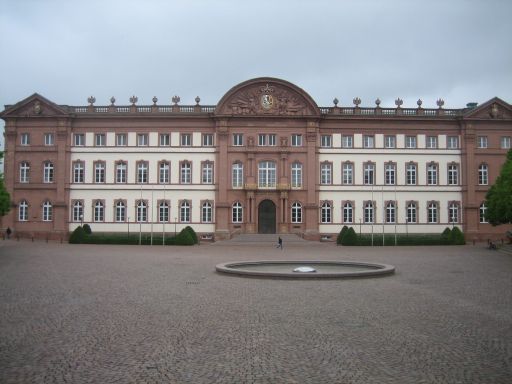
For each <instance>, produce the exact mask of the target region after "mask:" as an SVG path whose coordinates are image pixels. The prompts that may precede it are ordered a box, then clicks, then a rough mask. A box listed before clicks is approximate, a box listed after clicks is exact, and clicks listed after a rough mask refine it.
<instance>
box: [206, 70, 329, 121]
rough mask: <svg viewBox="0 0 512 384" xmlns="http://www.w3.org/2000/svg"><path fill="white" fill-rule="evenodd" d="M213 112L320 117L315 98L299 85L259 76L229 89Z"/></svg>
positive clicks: (243, 114) (217, 113) (242, 114)
mask: <svg viewBox="0 0 512 384" xmlns="http://www.w3.org/2000/svg"><path fill="white" fill-rule="evenodd" d="M215 114H216V115H229V116H261V117H265V116H272V117H274V116H282V117H300V116H319V115H320V110H319V108H318V106H317V105H316V103H315V101H314V100H313V99H312V98H311V96H309V95H308V94H307V92H305V91H304V90H302V89H301V88H299V87H297V86H296V85H294V84H292V83H289V82H287V81H285V80H281V79H276V78H272V77H261V78H257V79H252V80H248V81H245V82H243V83H241V84H238V85H236V86H235V87H233V88H231V89H230V90H229V91H228V92H227V93H226V94H225V95H224V97H222V99H221V100H220V101H219V103H218V104H217V108H216V110H215Z"/></svg>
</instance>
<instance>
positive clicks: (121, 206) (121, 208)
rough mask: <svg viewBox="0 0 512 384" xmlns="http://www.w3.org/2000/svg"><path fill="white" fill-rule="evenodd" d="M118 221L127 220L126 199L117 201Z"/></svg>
mask: <svg viewBox="0 0 512 384" xmlns="http://www.w3.org/2000/svg"><path fill="white" fill-rule="evenodd" d="M115 208H116V222H124V221H126V204H125V203H124V201H118V202H117V203H116V206H115Z"/></svg>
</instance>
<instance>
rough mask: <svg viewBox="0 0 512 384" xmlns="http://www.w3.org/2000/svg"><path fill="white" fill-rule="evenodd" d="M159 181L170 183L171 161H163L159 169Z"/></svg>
mask: <svg viewBox="0 0 512 384" xmlns="http://www.w3.org/2000/svg"><path fill="white" fill-rule="evenodd" d="M158 182H159V183H160V184H168V183H169V163H167V162H165V161H164V162H161V163H160V167H159V170H158Z"/></svg>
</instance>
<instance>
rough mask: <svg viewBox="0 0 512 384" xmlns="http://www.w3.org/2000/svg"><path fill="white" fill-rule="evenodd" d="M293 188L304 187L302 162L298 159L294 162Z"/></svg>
mask: <svg viewBox="0 0 512 384" xmlns="http://www.w3.org/2000/svg"><path fill="white" fill-rule="evenodd" d="M292 188H302V164H301V163H299V162H298V161H295V162H294V163H293V164H292Z"/></svg>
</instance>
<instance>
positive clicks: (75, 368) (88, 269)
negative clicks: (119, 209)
mask: <svg viewBox="0 0 512 384" xmlns="http://www.w3.org/2000/svg"><path fill="white" fill-rule="evenodd" d="M308 258H315V259H325V260H364V261H374V262H378V263H386V264H392V265H394V266H395V267H396V274H395V275H391V276H387V277H381V278H370V279H350V280H314V281H312V280H308V281H302V280H286V279H257V278H243V277H236V276H228V275H221V274H218V273H216V272H215V265H216V264H218V263H222V262H228V261H237V260H252V259H290V260H291V259H308ZM511 272H512V256H511V255H507V254H504V253H500V252H496V251H489V250H487V249H485V248H484V247H483V246H478V245H477V246H462V247H455V246H454V247H385V248H382V247H378V248H366V247H361V248H341V247H336V246H335V245H334V244H331V243H300V244H292V245H289V244H285V247H284V250H278V249H276V248H275V244H271V243H269V244H266V243H265V244H260V245H259V246H254V245H238V244H230V243H216V244H204V245H200V246H194V247H165V248H163V247H160V246H153V247H149V246H147V247H146V246H145V247H136V246H131V247H129V246H93V245H68V244H58V243H48V244H46V243H42V242H34V243H32V242H26V241H20V242H17V241H14V240H6V241H2V242H0V382H1V383H315V384H317V383H344V384H345V383H354V384H355V383H494V384H498V383H511V382H512V305H511V303H512V277H511V276H512V275H511Z"/></svg>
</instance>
